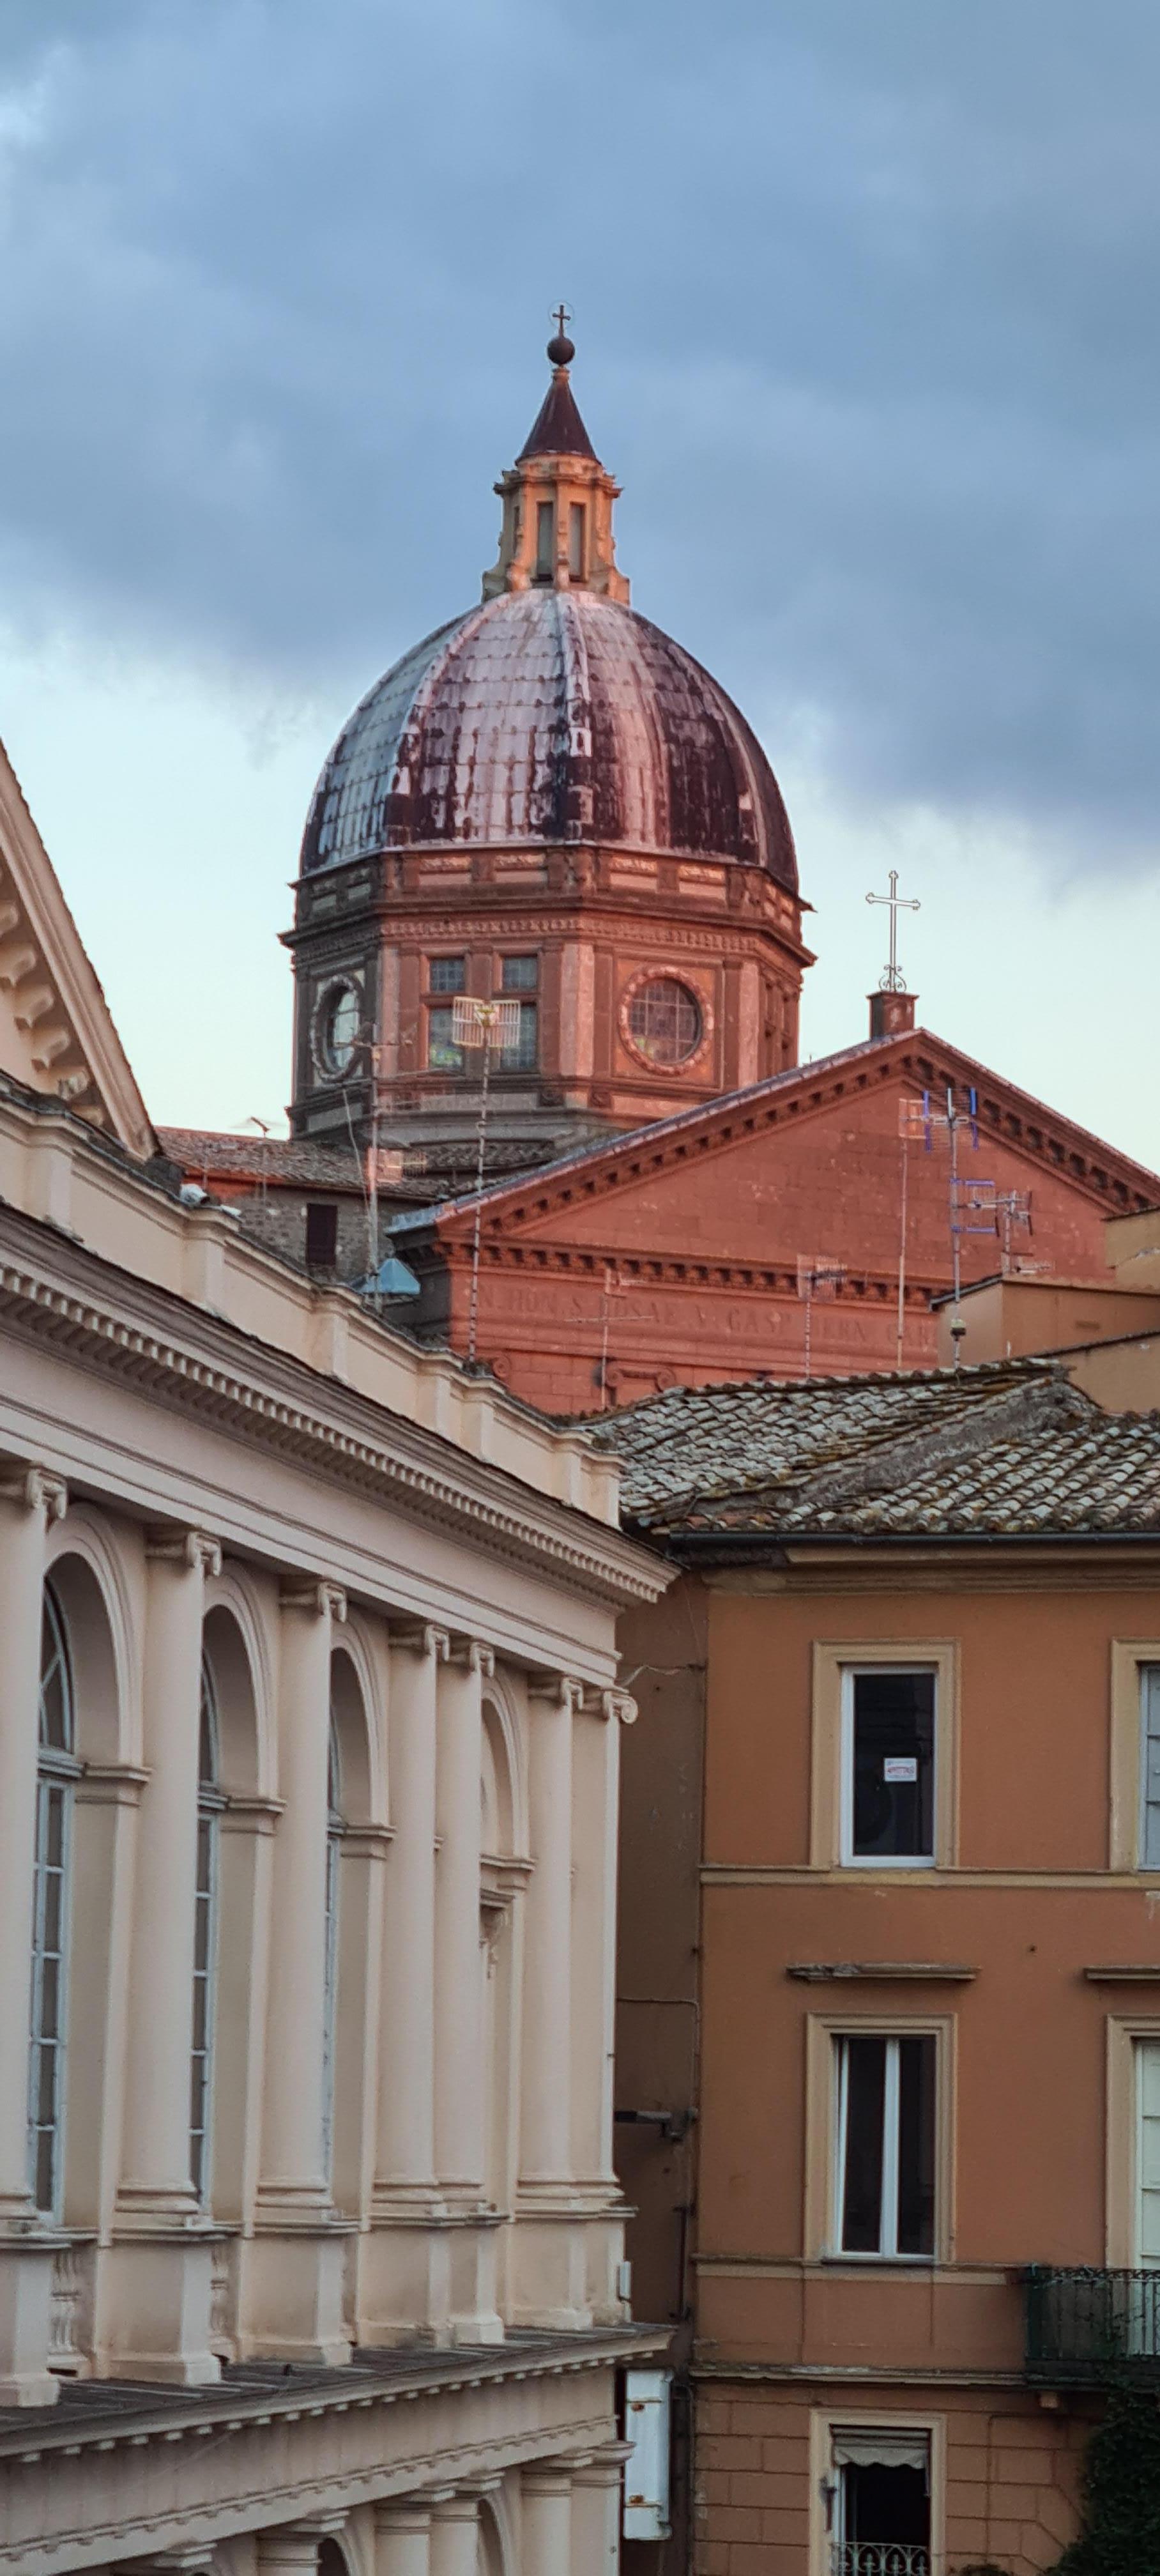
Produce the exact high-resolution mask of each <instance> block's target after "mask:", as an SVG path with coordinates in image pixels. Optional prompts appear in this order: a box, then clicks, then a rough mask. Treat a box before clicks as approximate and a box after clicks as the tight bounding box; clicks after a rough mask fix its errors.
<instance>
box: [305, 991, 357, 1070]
mask: <svg viewBox="0 0 1160 2576" xmlns="http://www.w3.org/2000/svg"><path fill="white" fill-rule="evenodd" d="M359 1024H360V1010H359V997H358V994H357V993H356V991H355V988H354V986H353V984H332V985H331V986H330V988H329V990H328V991H327V992H326V993H325V994H324V995H323V998H322V1004H321V1007H320V1009H319V1013H318V1021H317V1030H316V1038H315V1044H316V1048H317V1053H318V1061H319V1064H320V1066H321V1068H322V1071H323V1072H324V1073H331V1074H334V1073H349V1071H350V1068H351V1065H352V1064H353V1063H354V1059H355V1052H356V1049H357V1047H358V1040H359Z"/></svg>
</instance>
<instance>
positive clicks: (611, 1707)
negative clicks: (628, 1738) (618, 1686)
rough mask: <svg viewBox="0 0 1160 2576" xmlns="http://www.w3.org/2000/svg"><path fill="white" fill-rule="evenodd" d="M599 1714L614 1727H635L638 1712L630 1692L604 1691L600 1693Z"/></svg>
mask: <svg viewBox="0 0 1160 2576" xmlns="http://www.w3.org/2000/svg"><path fill="white" fill-rule="evenodd" d="M600 1714H601V1716H602V1717H604V1718H607V1719H608V1720H609V1722H610V1724H612V1725H614V1726H615V1725H620V1726H635V1725H636V1721H637V1718H638V1717H639V1715H640V1711H639V1709H638V1707H637V1703H636V1701H635V1700H634V1698H633V1696H632V1692H631V1691H624V1690H606V1691H601V1693H600Z"/></svg>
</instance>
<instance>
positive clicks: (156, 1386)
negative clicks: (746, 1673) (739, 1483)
mask: <svg viewBox="0 0 1160 2576" xmlns="http://www.w3.org/2000/svg"><path fill="white" fill-rule="evenodd" d="M0 1314H2V1315H3V1317H4V1319H5V1322H6V1324H7V1327H8V1329H9V1331H10V1332H12V1333H13V1334H16V1335H18V1336H20V1337H21V1338H23V1339H26V1340H31V1341H34V1342H37V1343H39V1344H42V1345H45V1346H47V1347H50V1348H51V1349H53V1350H54V1351H55V1352H56V1354H57V1355H58V1356H59V1357H60V1358H62V1359H64V1360H66V1361H67V1362H69V1363H70V1364H71V1365H73V1366H80V1367H83V1368H86V1369H90V1370H96V1371H99V1372H100V1373H101V1374H102V1375H104V1376H110V1377H115V1378H117V1379H119V1380H120V1381H121V1382H122V1384H128V1385H129V1386H130V1387H131V1389H132V1391H133V1393H134V1394H136V1395H138V1396H141V1397H144V1398H145V1399H147V1400H149V1401H152V1402H154V1403H162V1404H165V1405H167V1406H169V1407H171V1408H172V1407H175V1408H177V1409H178V1410H180V1411H181V1412H183V1413H186V1414H192V1415H195V1416H197V1417H198V1418H200V1419H201V1420H202V1421H210V1422H212V1423H213V1424H214V1425H215V1427H216V1428H218V1429H220V1430H223V1431H226V1432H229V1433H231V1434H233V1436H235V1437H238V1436H241V1437H242V1438H244V1439H246V1440H248V1441H260V1442H261V1443H262V1444H263V1445H264V1446H266V1447H268V1448H271V1449H274V1450H276V1451H278V1452H279V1453H280V1454H282V1455H283V1456H287V1457H292V1458H297V1459H300V1460H302V1461H303V1462H304V1463H307V1464H308V1465H309V1466H311V1467H312V1468H313V1469H314V1470H315V1471H321V1472H322V1473H324V1474H326V1475H328V1476H330V1477H332V1478H334V1479H335V1480H336V1481H339V1482H341V1483H343V1484H346V1485H353V1486H356V1487H357V1488H359V1490H361V1491H362V1492H363V1493H371V1494H373V1495H376V1496H378V1497H379V1498H380V1499H381V1500H382V1501H384V1502H390V1503H391V1504H392V1505H393V1506H394V1507H396V1508H397V1509H401V1510H403V1511H405V1512H407V1513H409V1514H411V1515H412V1516H414V1517H415V1518H418V1519H421V1520H424V1521H426V1522H427V1523H434V1524H436V1525H437V1526H439V1527H441V1528H443V1529H445V1530H449V1531H453V1532H455V1533H456V1534H458V1535H460V1536H462V1537H466V1538H468V1539H470V1540H471V1542H472V1543H473V1544H475V1545H477V1546H482V1547H484V1548H486V1549H487V1550H489V1551H490V1552H491V1553H493V1554H497V1555H500V1556H503V1557H505V1558H507V1559H509V1560H511V1561H515V1562H519V1563H523V1564H525V1565H531V1566H535V1567H536V1568H537V1569H538V1570H539V1571H540V1572H541V1573H546V1574H550V1575H551V1576H552V1577H553V1578H554V1579H555V1580H557V1581H560V1582H563V1583H566V1584H568V1585H569V1586H570V1587H571V1588H573V1589H575V1590H578V1591H581V1592H584V1593H587V1594H589V1595H590V1596H592V1597H595V1598H596V1599H598V1600H603V1601H612V1602H621V1601H624V1602H627V1601H653V1600H656V1599H657V1598H658V1597H659V1595H660V1593H661V1592H663V1591H664V1589H665V1587H666V1584H667V1583H668V1582H669V1581H670V1580H671V1573H670V1570H669V1568H668V1567H667V1566H666V1565H665V1564H664V1563H663V1562H662V1560H661V1559H660V1557H659V1556H656V1555H654V1554H652V1553H650V1552H647V1551H646V1549H645V1548H644V1547H643V1546H641V1545H640V1544H639V1543H637V1542H634V1541H630V1540H628V1539H625V1538H622V1537H621V1536H620V1534H619V1532H617V1531H615V1530H612V1529H607V1530H606V1529H604V1528H603V1526H602V1524H601V1523H600V1522H598V1521H596V1520H594V1519H593V1518H592V1517H591V1516H590V1515H589V1514H587V1513H582V1512H579V1511H576V1510H574V1509H573V1508H571V1507H570V1506H568V1505H567V1504H564V1503H558V1502H556V1501H555V1500H554V1499H552V1498H550V1497H547V1496H545V1495H543V1494H541V1493H538V1492H537V1491H536V1490H535V1489H534V1488H533V1487H531V1486H529V1485H527V1484H525V1483H523V1482H522V1480H520V1479H519V1478H517V1477H515V1476H512V1475H509V1474H508V1473H507V1472H506V1471H505V1470H504V1469H503V1468H499V1467H494V1466H491V1465H489V1464H488V1463H486V1462H485V1461H483V1460H481V1459H479V1458H477V1457H473V1456H472V1455H471V1453H470V1452H469V1451H467V1450H465V1449H462V1448H460V1447H458V1446H457V1445H456V1444H454V1443H453V1442H451V1441H449V1440H446V1439H444V1438H443V1437H441V1435H440V1434H439V1433H438V1432H433V1431H428V1430H426V1429H424V1428H423V1427H422V1426H421V1425H418V1424H416V1423H414V1422H409V1421H406V1420H405V1419H404V1418H403V1417H402V1416H401V1415H399V1414H397V1413H392V1412H389V1411H388V1410H387V1408H386V1407H385V1406H381V1405H377V1404H375V1403H373V1402H372V1401H370V1400H368V1399H366V1398H364V1397H361V1396H359V1395H358V1394H356V1393H355V1392H353V1391H352V1390H350V1389H347V1388H340V1387H339V1385H338V1384H337V1383H336V1382H335V1381H334V1380H333V1379H331V1378H329V1377H326V1378H324V1377H322V1376H320V1375H318V1374H317V1373H315V1372H314V1371H312V1370H311V1369H309V1368H308V1367H306V1366H305V1365H304V1364H303V1363H302V1362H301V1361H298V1360H295V1359H292V1358H290V1357H288V1356H287V1355H286V1354H284V1353H282V1352H279V1351H276V1350H273V1349H271V1348H270V1347H269V1345H266V1344H261V1343H258V1342H256V1341H254V1340H252V1339H250V1338H249V1337H248V1336H247V1335H245V1334H244V1333H243V1332H241V1331H240V1330H239V1329H238V1328H237V1327H236V1326H232V1325H229V1324H226V1323H223V1322H219V1321H218V1320H217V1319H215V1318H213V1317H212V1316H207V1315H203V1314H202V1313H201V1312H199V1310H197V1309H195V1308H193V1307H190V1306H189V1305H188V1304H186V1303H185V1302H184V1301H183V1300H179V1299H177V1298H175V1297H173V1296H172V1295H171V1294H169V1293H167V1292H166V1291H165V1290H162V1289H154V1288H150V1287H148V1286H147V1285H144V1284H143V1283H141V1282H140V1281H137V1280H134V1279H132V1278H131V1277H129V1276H128V1275H127V1274H125V1273H124V1272H121V1271H118V1270H117V1269H115V1268H114V1267H113V1265H112V1264H111V1263H108V1262H106V1261H104V1260H102V1259H101V1257H100V1256H99V1255H97V1254H94V1253H91V1252H88V1251H86V1250H84V1249H83V1248H82V1247H80V1246H77V1245H72V1244H67V1243H64V1242H63V1241H62V1240H61V1238H60V1237H59V1236H58V1235H56V1234H55V1233H54V1232H53V1230H52V1229H51V1228H49V1227H47V1226H43V1225H40V1224H38V1223H37V1221H36V1220H35V1219H31V1218H24V1217H20V1216H18V1215H17V1214H16V1213H15V1212H14V1211H13V1210H11V1209H5V1210H4V1211H3V1215H2V1217H0Z"/></svg>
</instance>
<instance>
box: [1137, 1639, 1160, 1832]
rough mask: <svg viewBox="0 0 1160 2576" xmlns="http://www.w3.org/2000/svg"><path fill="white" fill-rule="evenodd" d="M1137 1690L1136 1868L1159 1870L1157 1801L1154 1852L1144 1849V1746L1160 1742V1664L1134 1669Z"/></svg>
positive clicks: (1159, 1810)
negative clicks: (1152, 1740) (1152, 1739)
mask: <svg viewBox="0 0 1160 2576" xmlns="http://www.w3.org/2000/svg"><path fill="white" fill-rule="evenodd" d="M1136 1673H1137V1680H1138V1690H1139V1737H1140V1744H1139V1792H1138V1794H1139V1814H1138V1825H1137V1833H1136V1867H1137V1869H1147V1870H1160V1799H1158V1800H1157V1801H1156V1803H1155V1818H1156V1836H1155V1844H1156V1847H1155V1849H1154V1850H1153V1851H1152V1852H1151V1853H1149V1850H1148V1819H1149V1814H1150V1813H1151V1812H1152V1810H1151V1809H1150V1807H1149V1801H1148V1744H1149V1740H1150V1738H1151V1737H1152V1736H1153V1734H1154V1735H1155V1740H1156V1742H1157V1743H1160V1663H1143V1662H1141V1663H1139V1664H1137V1666H1136Z"/></svg>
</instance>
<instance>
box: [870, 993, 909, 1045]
mask: <svg viewBox="0 0 1160 2576" xmlns="http://www.w3.org/2000/svg"><path fill="white" fill-rule="evenodd" d="M869 1001H870V1035H871V1037H872V1038H897V1037H901V1036H902V1035H903V1032H904V1031H905V1030H907V1029H912V1028H913V1027H914V995H913V993H881V992H879V993H871V994H870V996H869Z"/></svg>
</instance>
